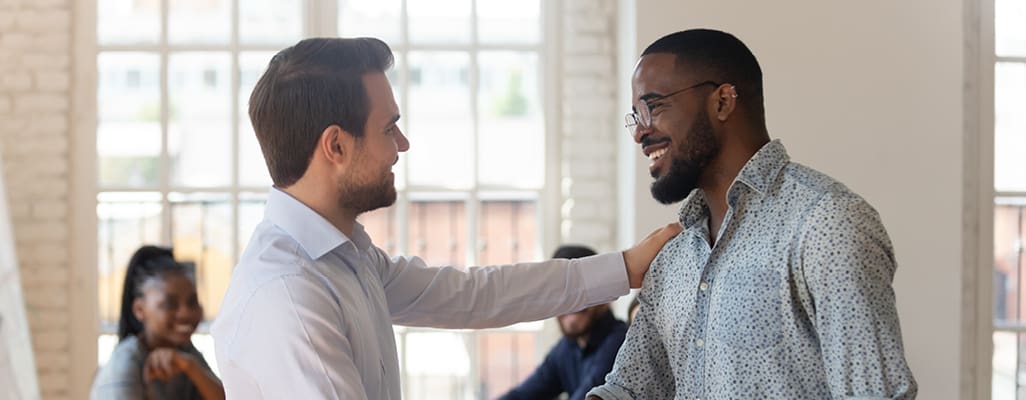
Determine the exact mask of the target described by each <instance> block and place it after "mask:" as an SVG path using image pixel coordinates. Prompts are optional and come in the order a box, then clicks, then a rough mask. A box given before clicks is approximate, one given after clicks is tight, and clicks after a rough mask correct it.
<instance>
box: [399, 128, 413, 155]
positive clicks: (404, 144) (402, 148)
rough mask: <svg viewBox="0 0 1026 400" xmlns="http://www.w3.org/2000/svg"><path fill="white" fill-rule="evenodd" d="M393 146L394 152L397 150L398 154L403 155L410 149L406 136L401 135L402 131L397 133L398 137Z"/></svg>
mask: <svg viewBox="0 0 1026 400" xmlns="http://www.w3.org/2000/svg"><path fill="white" fill-rule="evenodd" d="M395 144H396V150H399V152H400V153H404V152H406V151H407V150H409V149H410V139H408V138H407V137H406V134H405V133H403V131H399V135H397V136H396V140H395Z"/></svg>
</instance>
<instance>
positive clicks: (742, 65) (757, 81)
mask: <svg viewBox="0 0 1026 400" xmlns="http://www.w3.org/2000/svg"><path fill="white" fill-rule="evenodd" d="M652 53H670V54H673V55H675V56H676V57H677V66H678V68H679V67H682V66H686V67H687V68H691V69H693V70H695V71H696V72H697V73H698V74H699V79H701V80H711V81H715V82H717V83H730V84H733V85H734V86H735V87H736V88H737V93H738V97H739V98H740V101H739V102H738V103H739V104H740V105H741V106H743V107H747V108H748V109H749V110H750V111H752V113H753V116H754V117H756V118H760V119H762V120H763V121H764V120H765V107H764V106H763V94H762V68H760V67H759V61H757V60H756V59H755V55H754V54H752V51H751V50H749V49H748V46H745V44H744V43H742V42H741V40H740V39H738V38H737V37H735V36H734V35H731V34H729V33H726V32H722V31H718V30H713V29H689V30H686V31H680V32H675V33H671V34H669V35H666V36H663V37H661V38H659V40H656V41H655V42H653V43H652V44H650V45H649V46H648V47H647V48H645V51H644V52H642V53H641V55H642V56H645V55H648V54H652ZM696 83H697V82H696Z"/></svg>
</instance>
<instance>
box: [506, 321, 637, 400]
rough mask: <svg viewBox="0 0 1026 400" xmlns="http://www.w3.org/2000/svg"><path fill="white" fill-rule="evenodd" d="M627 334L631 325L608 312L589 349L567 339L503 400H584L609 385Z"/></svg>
mask: <svg viewBox="0 0 1026 400" xmlns="http://www.w3.org/2000/svg"><path fill="white" fill-rule="evenodd" d="M626 334H627V324H625V323H623V321H620V320H618V319H616V318H615V317H613V313H612V312H606V314H605V315H603V316H601V317H599V319H598V320H596V321H595V325H594V326H592V328H591V332H589V333H588V345H587V346H585V347H584V348H581V346H579V345H578V344H577V339H570V338H567V337H563V338H562V339H560V340H559V343H556V346H555V347H553V348H552V350H549V354H547V355H546V356H545V361H543V362H542V364H541V365H539V366H538V369H535V370H534V372H533V373H532V374H531V376H529V377H528V378H527V380H525V381H524V382H523V383H521V384H520V386H517V387H515V388H513V390H510V392H509V393H506V394H505V395H503V396H502V397H500V400H520V399H525V400H526V399H530V400H537V399H553V398H555V397H556V396H559V395H560V394H561V393H564V392H566V393H569V394H570V397H569V398H570V400H580V399H584V395H585V394H586V393H588V390H591V388H593V387H595V386H599V385H601V384H603V383H605V380H606V374H607V373H609V371H610V370H611V369H613V361H615V360H616V352H617V351H618V350H620V345H621V344H622V343H623V339H624V336H625V335H626Z"/></svg>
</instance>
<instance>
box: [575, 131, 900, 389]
mask: <svg viewBox="0 0 1026 400" xmlns="http://www.w3.org/2000/svg"><path fill="white" fill-rule="evenodd" d="M727 204H728V209H727V213H726V217H725V219H724V220H723V224H722V228H721V229H720V233H719V236H718V238H717V240H716V241H715V245H713V246H711V245H710V240H709V227H708V226H709V210H708V207H707V205H706V202H705V197H704V194H703V192H702V191H701V190H695V191H694V192H692V193H691V195H690V196H689V197H688V198H687V199H685V200H684V203H683V205H682V206H681V210H680V221H681V225H682V226H683V227H684V232H682V233H681V234H680V235H678V236H677V237H676V238H674V239H673V240H671V241H670V242H668V243H667V244H666V246H665V247H663V250H662V251H661V252H660V253H659V255H658V256H656V259H655V260H654V261H653V262H652V266H651V268H650V270H649V272H648V275H646V276H645V281H644V283H643V284H642V287H641V292H640V294H639V300H640V302H641V308H640V310H639V312H638V315H637V317H636V318H635V320H634V322H633V323H632V325H631V328H630V330H629V331H628V332H627V339H626V341H625V342H624V344H623V346H622V347H621V348H620V352H619V353H618V354H617V358H616V363H615V365H614V367H613V371H612V372H610V374H609V375H608V376H606V384H605V385H603V386H599V387H597V388H595V389H593V390H592V391H591V392H589V394H590V395H597V396H600V397H601V398H603V399H604V400H614V399H646V400H658V399H892V398H893V399H910V398H914V397H915V395H916V388H917V387H916V382H915V379H913V377H912V373H911V372H910V371H909V368H908V365H907V363H906V361H905V353H904V349H903V347H902V341H901V329H900V328H899V325H898V313H897V311H896V309H895V297H894V291H893V289H892V288H891V281H892V280H893V278H894V272H895V268H896V265H895V261H894V253H893V250H892V248H891V242H890V239H888V237H887V232H886V231H885V230H884V227H883V224H882V223H881V222H880V217H879V215H877V213H876V211H875V210H873V208H872V207H871V206H870V205H869V204H868V203H866V201H865V200H863V199H862V198H861V197H859V196H858V195H856V194H854V193H852V192H851V191H850V190H848V188H846V187H844V185H842V184H840V183H838V182H836V181H834V180H833V179H831V178H829V177H827V176H826V175H823V174H821V173H819V172H816V171H814V170H812V169H810V168H808V167H805V166H802V165H798V164H795V163H792V162H790V158H789V157H788V155H787V152H786V151H785V150H784V146H783V145H782V144H780V142H778V141H773V142H770V143H768V144H766V145H765V146H763V148H762V149H760V150H759V151H758V152H757V153H756V154H755V155H754V156H753V157H752V158H751V159H750V160H749V161H748V163H747V164H746V165H745V166H744V168H742V169H741V171H740V172H739V174H738V176H737V178H736V179H735V180H734V182H733V184H732V185H731V187H730V189H729V190H728V191H727Z"/></svg>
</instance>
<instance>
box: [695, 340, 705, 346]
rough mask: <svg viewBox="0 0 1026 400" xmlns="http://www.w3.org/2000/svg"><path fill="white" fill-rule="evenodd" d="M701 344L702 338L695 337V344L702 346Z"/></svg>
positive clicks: (702, 342)
mask: <svg viewBox="0 0 1026 400" xmlns="http://www.w3.org/2000/svg"><path fill="white" fill-rule="evenodd" d="M703 344H705V341H704V340H702V339H695V346H698V347H702V345H703Z"/></svg>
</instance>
